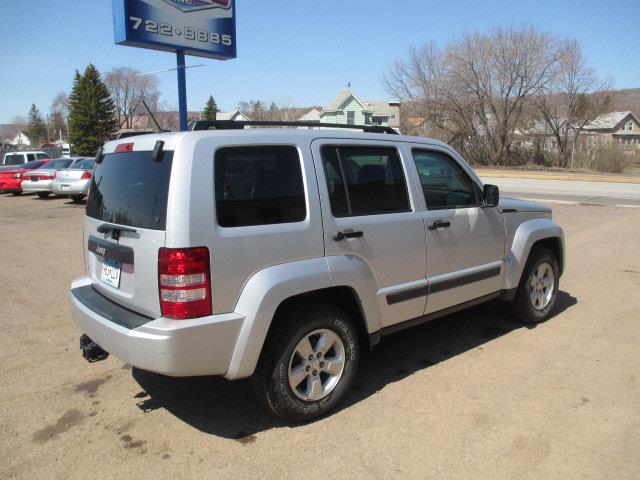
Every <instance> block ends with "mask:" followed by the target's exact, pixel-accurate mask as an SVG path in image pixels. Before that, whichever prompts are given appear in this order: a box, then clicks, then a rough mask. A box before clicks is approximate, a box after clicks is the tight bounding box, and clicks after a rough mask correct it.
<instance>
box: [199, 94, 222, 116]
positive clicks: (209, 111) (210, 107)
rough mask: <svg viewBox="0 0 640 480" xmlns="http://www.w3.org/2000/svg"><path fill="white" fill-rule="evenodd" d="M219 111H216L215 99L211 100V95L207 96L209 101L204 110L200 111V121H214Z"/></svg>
mask: <svg viewBox="0 0 640 480" xmlns="http://www.w3.org/2000/svg"><path fill="white" fill-rule="evenodd" d="M219 111H220V110H219V109H218V104H217V103H216V101H215V99H214V98H213V95H209V100H207V104H206V105H205V107H204V110H202V119H203V120H215V119H216V114H217V113H218V112H219Z"/></svg>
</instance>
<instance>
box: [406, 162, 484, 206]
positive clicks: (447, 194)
mask: <svg viewBox="0 0 640 480" xmlns="http://www.w3.org/2000/svg"><path fill="white" fill-rule="evenodd" d="M413 159H414V160H415V162H416V167H417V169H418V176H419V177H420V184H421V185H422V191H423V192H424V198H425V201H426V203H427V208H428V209H429V210H435V209H443V208H464V207H474V206H478V205H479V204H480V200H479V199H480V195H479V191H478V188H477V187H476V185H475V183H474V182H473V180H471V177H469V175H468V174H467V173H466V172H465V171H464V170H463V169H462V167H460V165H458V163H457V162H456V161H455V160H453V159H452V158H451V157H449V156H448V155H446V154H444V153H441V152H435V151H430V150H413Z"/></svg>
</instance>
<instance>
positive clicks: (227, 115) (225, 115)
mask: <svg viewBox="0 0 640 480" xmlns="http://www.w3.org/2000/svg"><path fill="white" fill-rule="evenodd" d="M216 120H232V121H234V122H248V121H249V117H247V116H246V115H245V114H244V113H242V112H241V111H240V110H238V109H237V108H236V109H235V110H232V111H230V112H218V113H216Z"/></svg>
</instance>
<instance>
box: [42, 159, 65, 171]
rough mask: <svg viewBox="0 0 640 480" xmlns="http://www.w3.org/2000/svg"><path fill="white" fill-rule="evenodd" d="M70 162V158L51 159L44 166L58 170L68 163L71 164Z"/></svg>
mask: <svg viewBox="0 0 640 480" xmlns="http://www.w3.org/2000/svg"><path fill="white" fill-rule="evenodd" d="M71 162H72V160H71V159H59V160H53V161H52V162H49V163H47V164H46V165H45V167H44V168H50V169H51V170H59V169H62V168H67V167H68V166H69V165H71Z"/></svg>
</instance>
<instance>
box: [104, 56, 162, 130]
mask: <svg viewBox="0 0 640 480" xmlns="http://www.w3.org/2000/svg"><path fill="white" fill-rule="evenodd" d="M141 73H142V72H140V71H139V70H136V69H133V68H129V67H119V68H114V69H113V70H111V71H109V72H107V74H106V75H105V83H106V84H107V87H108V88H109V91H110V92H111V97H112V98H113V101H114V102H115V104H116V110H117V120H118V125H119V127H120V128H133V127H134V124H133V120H134V116H135V115H140V114H146V109H145V108H144V106H143V104H142V100H145V101H146V102H147V105H149V108H150V110H151V111H152V113H154V114H155V112H156V111H157V109H158V106H159V100H160V92H159V90H158V83H159V82H158V78H157V77H156V76H155V75H141Z"/></svg>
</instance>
